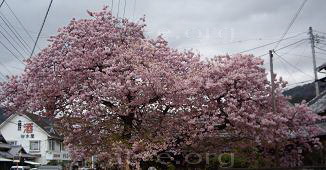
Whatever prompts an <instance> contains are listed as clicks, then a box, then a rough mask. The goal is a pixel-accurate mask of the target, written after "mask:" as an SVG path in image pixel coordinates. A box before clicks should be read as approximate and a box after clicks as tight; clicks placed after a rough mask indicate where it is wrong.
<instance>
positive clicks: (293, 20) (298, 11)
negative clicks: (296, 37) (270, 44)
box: [274, 0, 308, 49]
mask: <svg viewBox="0 0 326 170" xmlns="http://www.w3.org/2000/svg"><path fill="white" fill-rule="evenodd" d="M307 1H308V0H303V2H302V4H301V6H300V7H299V9H298V10H297V12H296V14H295V15H294V17H293V18H292V20H291V22H290V24H289V25H288V27H287V28H286V30H285V32H284V33H283V35H282V37H281V39H280V40H279V41H278V42H277V44H276V45H275V47H274V49H276V48H277V47H278V45H279V44H280V43H281V41H283V39H284V37H285V36H286V34H287V33H288V32H289V30H290V29H291V27H292V25H293V24H294V22H295V20H296V19H297V17H298V16H299V14H300V12H301V11H302V9H303V7H304V5H305V4H306V2H307Z"/></svg>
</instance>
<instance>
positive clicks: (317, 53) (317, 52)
mask: <svg viewBox="0 0 326 170" xmlns="http://www.w3.org/2000/svg"><path fill="white" fill-rule="evenodd" d="M316 53H317V54H323V55H326V53H322V52H318V51H316Z"/></svg>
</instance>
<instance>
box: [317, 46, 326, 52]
mask: <svg viewBox="0 0 326 170" xmlns="http://www.w3.org/2000/svg"><path fill="white" fill-rule="evenodd" d="M315 47H316V48H317V49H319V50H322V51H326V50H325V49H322V48H320V47H317V46H315Z"/></svg>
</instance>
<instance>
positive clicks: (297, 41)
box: [258, 38, 307, 57]
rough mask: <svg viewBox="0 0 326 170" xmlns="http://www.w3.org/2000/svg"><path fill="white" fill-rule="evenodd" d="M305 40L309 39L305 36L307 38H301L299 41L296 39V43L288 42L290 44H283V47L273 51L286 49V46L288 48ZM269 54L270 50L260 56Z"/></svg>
mask: <svg viewBox="0 0 326 170" xmlns="http://www.w3.org/2000/svg"><path fill="white" fill-rule="evenodd" d="M305 40H307V38H305V39H301V40H299V41H296V42H294V43H291V44H288V45H286V46H283V47H281V48H279V49H276V50H273V51H280V50H283V49H285V48H288V47H290V46H292V45H295V44H298V43H300V42H302V41H305ZM268 54H269V52H267V53H264V54H261V55H259V56H258V57H263V56H266V55H268Z"/></svg>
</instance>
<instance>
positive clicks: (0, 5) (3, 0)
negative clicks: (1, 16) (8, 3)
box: [0, 0, 5, 8]
mask: <svg viewBox="0 0 326 170" xmlns="http://www.w3.org/2000/svg"><path fill="white" fill-rule="evenodd" d="M4 2H5V0H2V2H1V4H0V8H1V7H2V5H3V3H4Z"/></svg>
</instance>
